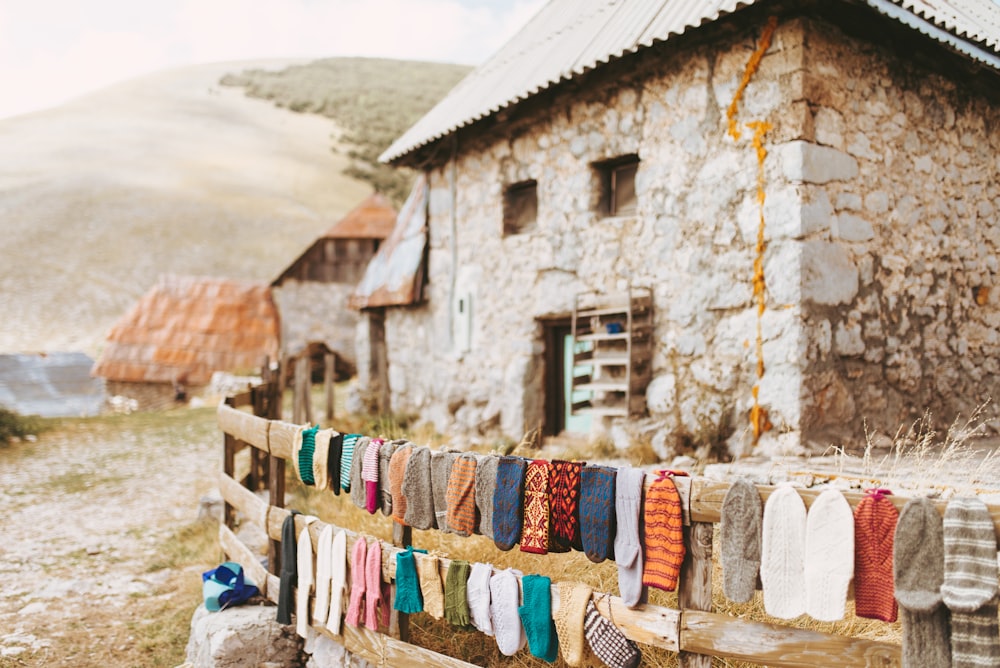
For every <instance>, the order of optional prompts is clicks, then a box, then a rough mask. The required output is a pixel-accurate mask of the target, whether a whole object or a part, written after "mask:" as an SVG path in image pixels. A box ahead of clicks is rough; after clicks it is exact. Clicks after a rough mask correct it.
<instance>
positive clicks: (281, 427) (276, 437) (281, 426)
mask: <svg viewBox="0 0 1000 668" xmlns="http://www.w3.org/2000/svg"><path fill="white" fill-rule="evenodd" d="M298 430H299V428H298V426H296V425H294V424H292V423H290V422H282V421H281V420H272V421H271V429H270V431H268V433H267V442H268V447H269V452H270V453H271V454H272V455H274V456H275V457H280V458H281V459H287V460H291V459H292V441H294V440H295V432H297V431H298Z"/></svg>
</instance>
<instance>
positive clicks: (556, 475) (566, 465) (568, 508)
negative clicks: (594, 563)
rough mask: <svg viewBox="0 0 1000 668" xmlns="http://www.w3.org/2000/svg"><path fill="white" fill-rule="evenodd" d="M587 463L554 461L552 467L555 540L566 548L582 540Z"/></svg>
mask: <svg viewBox="0 0 1000 668" xmlns="http://www.w3.org/2000/svg"><path fill="white" fill-rule="evenodd" d="M582 471H583V463H581V462H566V461H562V460H559V459H556V460H554V461H552V463H551V464H550V467H549V497H550V499H551V501H550V505H551V511H552V540H553V542H554V543H555V544H556V545H557V546H558V547H559V549H562V550H565V549H569V548H571V547H573V546H574V545H579V544H580V522H579V510H580V508H579V505H580V474H581V472H582Z"/></svg>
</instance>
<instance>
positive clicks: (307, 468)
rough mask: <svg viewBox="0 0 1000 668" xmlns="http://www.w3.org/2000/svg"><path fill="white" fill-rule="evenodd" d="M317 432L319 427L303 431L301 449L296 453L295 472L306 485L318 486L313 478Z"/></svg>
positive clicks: (307, 428)
mask: <svg viewBox="0 0 1000 668" xmlns="http://www.w3.org/2000/svg"><path fill="white" fill-rule="evenodd" d="M317 431H319V425H315V426H313V427H306V428H305V429H303V430H302V440H301V441H300V443H301V447H300V448H299V450H298V451H297V452H296V453H295V454H296V458H295V464H296V468H295V472H296V473H298V474H299V480H301V481H302V482H303V484H306V485H315V484H316V480H315V479H314V478H313V459H314V457H313V455H314V453H315V452H316V432H317Z"/></svg>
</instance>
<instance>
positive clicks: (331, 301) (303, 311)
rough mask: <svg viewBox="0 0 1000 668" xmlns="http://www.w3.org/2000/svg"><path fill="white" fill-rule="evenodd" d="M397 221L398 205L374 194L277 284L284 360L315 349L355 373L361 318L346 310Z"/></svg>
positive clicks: (290, 267)
mask: <svg viewBox="0 0 1000 668" xmlns="http://www.w3.org/2000/svg"><path fill="white" fill-rule="evenodd" d="M395 222H396V209H395V207H393V205H392V203H391V202H389V200H388V199H386V197H385V196H384V195H381V194H379V193H373V194H371V195H370V196H368V197H367V198H365V200H364V201H362V202H361V203H360V204H358V205H357V206H356V207H354V208H353V209H351V211H349V212H348V213H347V214H346V215H345V216H344V217H343V218H341V219H340V220H339V221H337V222H336V223H335V224H334V225H333V227H331V228H330V229H329V230H327V231H326V232H325V233H324V234H322V235H321V236H320V237H319V238H318V239H316V241H314V242H313V243H312V245H310V246H309V248H307V249H306V250H305V251H303V252H302V254H301V255H300V256H299V257H297V258H296V259H295V261H294V262H292V263H291V264H290V265H288V267H287V268H285V270H284V271H282V272H281V274H280V275H279V276H278V277H277V278H276V279H274V281H273V282H272V283H271V291H272V293H273V296H274V301H275V304H276V306H277V307H278V313H279V314H280V316H281V352H282V355H297V354H299V353H300V352H302V351H304V350H306V349H307V348H308V347H309V346H310V344H312V348H313V349H316V350H330V351H333V352H335V353H336V354H337V359H338V367H339V369H340V370H341V371H343V372H346V373H348V375H349V374H350V373H353V369H354V365H355V362H356V356H355V352H354V330H355V328H356V327H357V322H358V316H357V313H356V312H354V311H352V310H350V309H347V308H345V305H346V303H347V298H348V296H349V295H350V294H351V292H352V291H353V290H354V287H355V285H357V283H358V281H359V280H361V277H362V276H363V275H364V273H365V269H366V267H367V266H368V263H369V262H370V261H371V259H372V257H373V256H374V255H375V252H376V251H377V250H378V248H379V244H381V243H382V241H383V240H384V239H385V238H386V237H387V236H388V235H389V233H390V232H391V231H392V228H393V226H394V225H395ZM320 363H322V360H320Z"/></svg>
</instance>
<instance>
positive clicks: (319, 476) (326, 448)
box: [312, 429, 333, 489]
mask: <svg viewBox="0 0 1000 668" xmlns="http://www.w3.org/2000/svg"><path fill="white" fill-rule="evenodd" d="M332 436H333V430H332V429H321V430H319V431H317V432H316V436H315V437H314V439H313V442H314V443H315V446H316V449H315V450H314V451H313V460H312V474H313V481H314V482H315V485H316V489H326V488H327V487H329V486H330V471H329V469H328V468H327V464H328V463H329V457H330V437H332Z"/></svg>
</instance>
